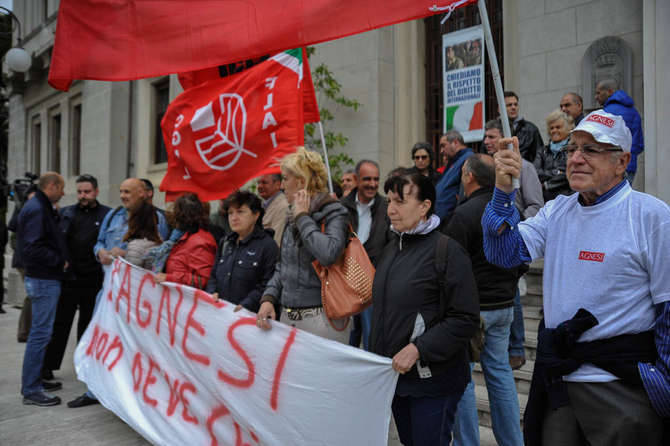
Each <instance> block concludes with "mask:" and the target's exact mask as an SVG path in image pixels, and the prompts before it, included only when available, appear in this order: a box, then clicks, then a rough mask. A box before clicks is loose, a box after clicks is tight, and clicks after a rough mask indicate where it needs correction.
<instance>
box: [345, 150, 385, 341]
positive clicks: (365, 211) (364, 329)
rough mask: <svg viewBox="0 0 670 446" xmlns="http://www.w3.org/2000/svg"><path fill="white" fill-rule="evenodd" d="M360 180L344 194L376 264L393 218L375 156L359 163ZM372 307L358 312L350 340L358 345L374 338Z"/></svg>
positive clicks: (355, 223)
mask: <svg viewBox="0 0 670 446" xmlns="http://www.w3.org/2000/svg"><path fill="white" fill-rule="evenodd" d="M356 181H357V184H358V186H357V187H356V188H355V189H353V190H352V191H351V193H350V194H349V195H347V196H346V197H344V198H342V201H341V202H342V204H343V205H344V207H346V208H347V210H348V211H349V214H350V215H351V219H352V222H353V227H354V231H355V232H356V234H357V235H358V239H359V240H360V241H361V243H363V247H364V248H365V252H367V254H368V257H370V261H371V262H372V264H373V265H375V266H376V265H377V260H379V256H380V254H381V253H382V251H383V250H384V246H386V243H387V242H388V241H389V240H390V233H389V220H388V217H387V215H386V207H387V206H386V199H385V198H384V197H382V196H381V195H379V192H377V190H378V189H379V164H377V163H376V162H374V161H371V160H361V161H359V162H358V164H356ZM371 316H372V307H370V308H368V309H366V310H365V311H363V312H362V313H361V314H358V315H356V316H354V328H353V330H352V331H351V336H350V338H349V344H350V345H353V346H354V347H358V346H359V345H361V338H362V339H363V348H365V350H367V349H368V340H369V338H370V317H371Z"/></svg>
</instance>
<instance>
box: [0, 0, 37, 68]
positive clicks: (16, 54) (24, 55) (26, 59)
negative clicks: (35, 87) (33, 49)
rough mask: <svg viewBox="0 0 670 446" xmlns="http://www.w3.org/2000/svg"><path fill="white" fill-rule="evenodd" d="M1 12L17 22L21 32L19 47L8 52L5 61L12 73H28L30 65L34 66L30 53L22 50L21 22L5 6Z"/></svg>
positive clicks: (0, 7)
mask: <svg viewBox="0 0 670 446" xmlns="http://www.w3.org/2000/svg"><path fill="white" fill-rule="evenodd" d="M0 11H4V12H5V13H6V15H8V16H9V17H11V18H12V20H14V21H15V22H16V26H17V28H18V32H19V37H18V41H17V45H16V46H15V47H14V48H12V49H10V50H9V51H7V54H6V55H5V61H6V62H7V66H8V67H9V69H10V70H12V71H16V72H18V73H25V72H26V71H28V69H30V65H32V59H31V57H30V55H29V54H28V52H27V51H26V50H24V49H23V48H21V22H20V21H19V19H18V18H17V17H16V16H15V15H14V13H13V12H12V11H10V10H9V9H7V8H5V7H4V6H0Z"/></svg>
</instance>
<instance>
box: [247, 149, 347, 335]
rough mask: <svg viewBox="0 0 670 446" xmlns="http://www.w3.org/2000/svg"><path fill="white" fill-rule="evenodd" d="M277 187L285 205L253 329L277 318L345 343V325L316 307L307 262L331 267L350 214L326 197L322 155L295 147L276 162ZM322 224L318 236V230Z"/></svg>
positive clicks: (317, 288)
mask: <svg viewBox="0 0 670 446" xmlns="http://www.w3.org/2000/svg"><path fill="white" fill-rule="evenodd" d="M281 171H282V187H283V189H284V193H285V194H286V198H287V199H288V202H289V205H290V212H289V220H288V223H287V225H286V228H285V229H284V234H283V235H282V242H281V248H280V254H279V261H278V262H277V266H276V268H275V272H274V274H273V276H272V279H270V281H269V282H268V285H267V287H266V288H265V292H264V293H263V297H262V298H261V307H260V309H259V310H258V315H257V321H256V324H257V325H258V327H260V328H263V329H265V330H269V329H270V328H271V324H270V320H271V319H277V317H276V313H275V305H278V304H281V306H282V313H281V320H282V321H283V322H286V323H287V324H289V325H292V326H294V327H297V328H300V329H303V330H305V331H308V332H311V333H313V334H316V335H319V336H322V337H324V338H328V339H332V340H336V341H339V342H342V343H343V344H347V343H348V342H349V332H350V325H351V324H349V323H348V320H347V321H329V320H328V318H327V317H326V315H325V313H324V311H323V306H322V304H321V281H320V280H319V276H317V274H316V272H315V270H314V267H313V266H312V262H313V261H314V260H318V261H319V263H321V265H323V266H329V265H332V264H333V263H335V261H337V259H338V258H339V257H340V256H341V255H342V253H343V252H344V248H345V245H346V242H347V231H348V225H349V214H348V212H347V210H346V209H345V208H344V206H342V205H341V204H340V203H339V202H338V201H337V200H335V199H334V198H332V197H331V196H330V195H329V194H328V186H327V181H328V177H327V173H326V166H325V165H324V163H323V160H322V159H321V156H320V155H319V154H317V153H315V152H310V151H307V150H305V148H304V147H299V148H298V150H297V151H296V152H295V153H292V154H290V155H287V156H286V157H285V158H284V159H283V160H282V163H281ZM322 225H323V231H322Z"/></svg>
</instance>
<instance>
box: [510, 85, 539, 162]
mask: <svg viewBox="0 0 670 446" xmlns="http://www.w3.org/2000/svg"><path fill="white" fill-rule="evenodd" d="M505 107H506V108H507V118H508V119H509V125H510V127H511V128H512V135H513V136H516V137H517V138H519V150H520V151H521V156H522V157H524V158H525V159H527V160H528V161H530V162H531V163H532V162H533V161H535V155H536V154H537V152H538V151H539V150H542V147H544V142H543V141H542V136H541V135H540V131H539V130H538V129H537V127H536V126H535V124H533V123H532V122H530V121H526V120H525V119H524V118H523V116H521V114H520V113H519V96H517V95H516V93H514V92H513V91H506V92H505Z"/></svg>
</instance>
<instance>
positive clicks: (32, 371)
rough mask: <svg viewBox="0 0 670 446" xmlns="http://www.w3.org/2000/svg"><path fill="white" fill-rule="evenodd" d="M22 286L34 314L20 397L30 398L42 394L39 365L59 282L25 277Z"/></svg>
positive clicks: (49, 337) (48, 332) (49, 334)
mask: <svg viewBox="0 0 670 446" xmlns="http://www.w3.org/2000/svg"><path fill="white" fill-rule="evenodd" d="M24 283H25V286H26V294H27V295H28V296H30V301H31V303H32V313H33V314H32V322H31V326H30V334H29V335H28V342H27V343H26V352H25V354H24V356H23V370H22V373H21V394H22V395H23V396H30V395H34V394H36V393H40V392H43V391H44V388H43V387H42V366H43V365H44V354H45V353H46V350H47V345H49V341H50V340H51V333H52V331H53V327H54V319H55V318H56V308H57V306H58V297H59V296H60V281H59V280H47V279H35V278H33V277H27V276H26V278H25V281H24Z"/></svg>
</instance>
